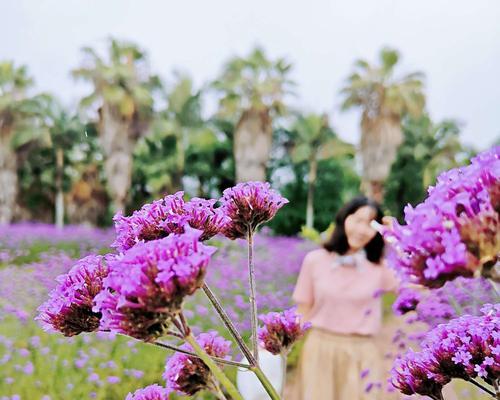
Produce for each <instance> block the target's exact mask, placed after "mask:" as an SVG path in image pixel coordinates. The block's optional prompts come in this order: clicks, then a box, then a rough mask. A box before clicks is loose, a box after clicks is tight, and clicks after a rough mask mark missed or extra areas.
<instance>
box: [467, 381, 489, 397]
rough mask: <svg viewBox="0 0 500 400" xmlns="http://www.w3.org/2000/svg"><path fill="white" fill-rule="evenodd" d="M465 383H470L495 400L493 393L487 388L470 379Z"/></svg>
mask: <svg viewBox="0 0 500 400" xmlns="http://www.w3.org/2000/svg"><path fill="white" fill-rule="evenodd" d="M467 382H470V383H472V384H473V385H474V386H476V387H478V388H479V389H481V390H482V391H484V392H486V393H488V394H489V395H490V396H492V397H493V398H495V393H493V392H492V391H491V390H489V389H488V388H487V387H484V386H483V385H481V384H480V383H479V382H478V381H476V380H474V379H472V378H470V379H467Z"/></svg>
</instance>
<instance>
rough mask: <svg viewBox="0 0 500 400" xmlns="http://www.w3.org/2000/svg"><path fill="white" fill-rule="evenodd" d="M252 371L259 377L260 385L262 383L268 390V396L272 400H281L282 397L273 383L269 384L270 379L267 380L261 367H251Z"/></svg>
mask: <svg viewBox="0 0 500 400" xmlns="http://www.w3.org/2000/svg"><path fill="white" fill-rule="evenodd" d="M250 370H251V371H252V372H253V373H254V374H255V375H256V376H257V378H258V379H259V381H260V383H262V386H263V387H264V389H265V390H266V392H267V394H268V395H269V397H270V398H271V399H272V400H280V399H281V397H280V395H279V394H278V392H277V391H276V389H275V388H274V387H273V385H272V384H271V382H269V379H267V376H266V375H265V374H264V372H262V370H261V369H260V368H259V366H257V365H256V366H253V367H250Z"/></svg>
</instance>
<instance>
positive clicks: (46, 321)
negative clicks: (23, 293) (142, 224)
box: [36, 255, 108, 336]
mask: <svg viewBox="0 0 500 400" xmlns="http://www.w3.org/2000/svg"><path fill="white" fill-rule="evenodd" d="M107 275H108V268H107V266H106V262H105V257H103V256H96V255H90V256H87V257H85V258H82V259H81V260H79V261H78V262H77V263H76V264H75V265H74V266H73V267H72V268H71V270H70V271H69V272H68V273H67V274H64V275H60V276H59V277H58V278H57V282H58V285H57V286H56V287H55V288H54V289H53V290H52V291H51V292H50V294H49V299H48V300H47V301H46V302H45V303H43V304H42V305H41V306H40V307H39V308H38V312H39V315H38V317H37V318H36V319H37V320H39V321H40V322H41V324H42V326H43V327H44V329H46V330H48V331H59V332H61V333H62V334H64V336H74V335H78V334H80V333H82V332H92V331H95V330H97V329H98V328H99V320H100V317H101V314H100V313H99V312H98V311H97V312H96V311H93V310H92V306H93V302H94V298H95V297H96V296H97V294H98V293H100V292H101V290H102V288H103V280H104V278H105V277H106V276H107Z"/></svg>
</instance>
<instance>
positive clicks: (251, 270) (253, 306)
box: [248, 225, 259, 365]
mask: <svg viewBox="0 0 500 400" xmlns="http://www.w3.org/2000/svg"><path fill="white" fill-rule="evenodd" d="M248 282H249V287H250V298H249V299H250V318H251V322H252V350H253V357H254V359H255V362H256V364H257V365H259V345H258V342H257V323H258V322H257V301H256V299H255V297H256V293H255V267H254V262H253V232H252V228H251V226H250V225H249V226H248Z"/></svg>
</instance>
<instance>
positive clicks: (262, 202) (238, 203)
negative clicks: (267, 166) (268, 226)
mask: <svg viewBox="0 0 500 400" xmlns="http://www.w3.org/2000/svg"><path fill="white" fill-rule="evenodd" d="M220 201H221V203H222V206H221V208H222V210H223V212H224V213H225V215H227V216H228V217H229V218H230V220H231V221H230V223H229V224H227V226H226V227H225V228H224V229H223V233H224V235H225V236H226V237H228V238H229V239H239V238H246V237H247V235H248V233H249V232H253V231H255V229H256V228H257V227H258V226H259V225H260V224H262V223H264V222H267V221H269V220H271V219H272V218H273V217H274V216H275V215H276V213H277V212H278V210H279V209H280V208H281V207H283V205H285V204H286V203H288V200H287V199H285V198H284V197H282V196H281V195H280V194H279V193H278V192H276V191H274V190H272V189H271V186H270V185H269V183H267V182H244V183H238V184H237V185H236V186H234V187H232V188H228V189H226V190H224V192H223V195H222V197H221V199H220Z"/></svg>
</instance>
